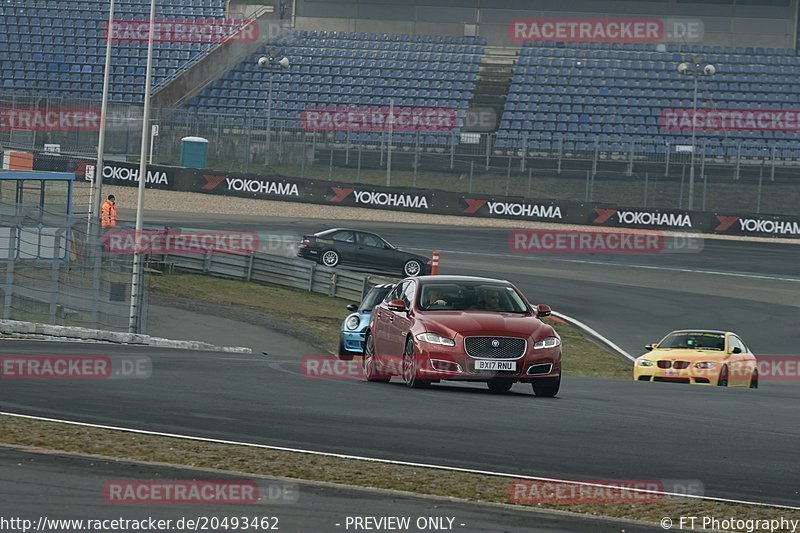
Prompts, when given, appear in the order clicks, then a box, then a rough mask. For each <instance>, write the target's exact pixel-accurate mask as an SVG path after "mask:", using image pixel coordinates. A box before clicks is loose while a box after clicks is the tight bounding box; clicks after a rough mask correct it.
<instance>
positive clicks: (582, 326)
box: [550, 311, 636, 362]
mask: <svg viewBox="0 0 800 533" xmlns="http://www.w3.org/2000/svg"><path fill="white" fill-rule="evenodd" d="M550 314H552V315H553V316H554V317H556V318H560V319H561V320H563V321H564V322H569V323H570V324H573V325H575V326H577V327H578V328H580V329H582V330H584V331H585V332H586V333H588V334H589V335H591V336H592V337H596V338H598V339H600V341H601V342H603V343H604V344H607V345H608V346H609V347H610V348H611V349H613V350H614V351H615V352H617V353H618V354H620V355H622V356H625V357H627V358H628V359H629V360H630V361H631V362H635V361H636V358H635V357H633V356H632V355H631V354H629V353H628V352H626V351H625V350H623V349H622V348H620V347H619V346H617V345H616V344H615V343H613V342H612V341H611V340H610V339H608V338H607V337H604V336H602V335H600V333H598V332H597V331H596V330H594V329H592V328H590V327H589V326H587V325H586V324H584V323H583V322H581V321H580V320H578V319H575V318H572V317H571V316H568V315H565V314H562V313H557V312H556V311H552V312H551V313H550Z"/></svg>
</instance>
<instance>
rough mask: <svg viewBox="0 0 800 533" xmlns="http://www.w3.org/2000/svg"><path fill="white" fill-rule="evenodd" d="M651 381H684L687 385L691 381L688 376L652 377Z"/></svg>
mask: <svg viewBox="0 0 800 533" xmlns="http://www.w3.org/2000/svg"><path fill="white" fill-rule="evenodd" d="M653 381H659V382H661V383H685V384H687V385H688V384H689V383H691V382H692V381H691V380H690V379H689V378H665V377H661V376H656V377H654V378H653Z"/></svg>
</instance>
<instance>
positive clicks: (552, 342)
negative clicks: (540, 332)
mask: <svg viewBox="0 0 800 533" xmlns="http://www.w3.org/2000/svg"><path fill="white" fill-rule="evenodd" d="M556 346H561V339H559V338H558V337H546V338H544V339H542V340H540V341H539V342H537V343H536V344H534V345H533V349H534V350H541V349H544V348H555V347H556Z"/></svg>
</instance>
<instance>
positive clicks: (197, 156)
mask: <svg viewBox="0 0 800 533" xmlns="http://www.w3.org/2000/svg"><path fill="white" fill-rule="evenodd" d="M207 159H208V139H203V138H202V137H184V138H183V139H181V166H182V167H188V168H206V166H207Z"/></svg>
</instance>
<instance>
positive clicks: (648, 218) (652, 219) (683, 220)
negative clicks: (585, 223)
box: [594, 208, 692, 228]
mask: <svg viewBox="0 0 800 533" xmlns="http://www.w3.org/2000/svg"><path fill="white" fill-rule="evenodd" d="M595 212H596V213H597V217H596V218H595V220H594V223H595V224H604V223H605V222H607V221H608V220H609V219H610V218H612V217H613V216H614V215H617V222H618V223H620V224H637V225H640V226H672V227H680V228H687V227H688V228H691V227H692V219H691V218H690V217H689V215H688V214H687V213H653V212H650V211H620V210H618V209H599V208H598V209H595Z"/></svg>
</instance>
